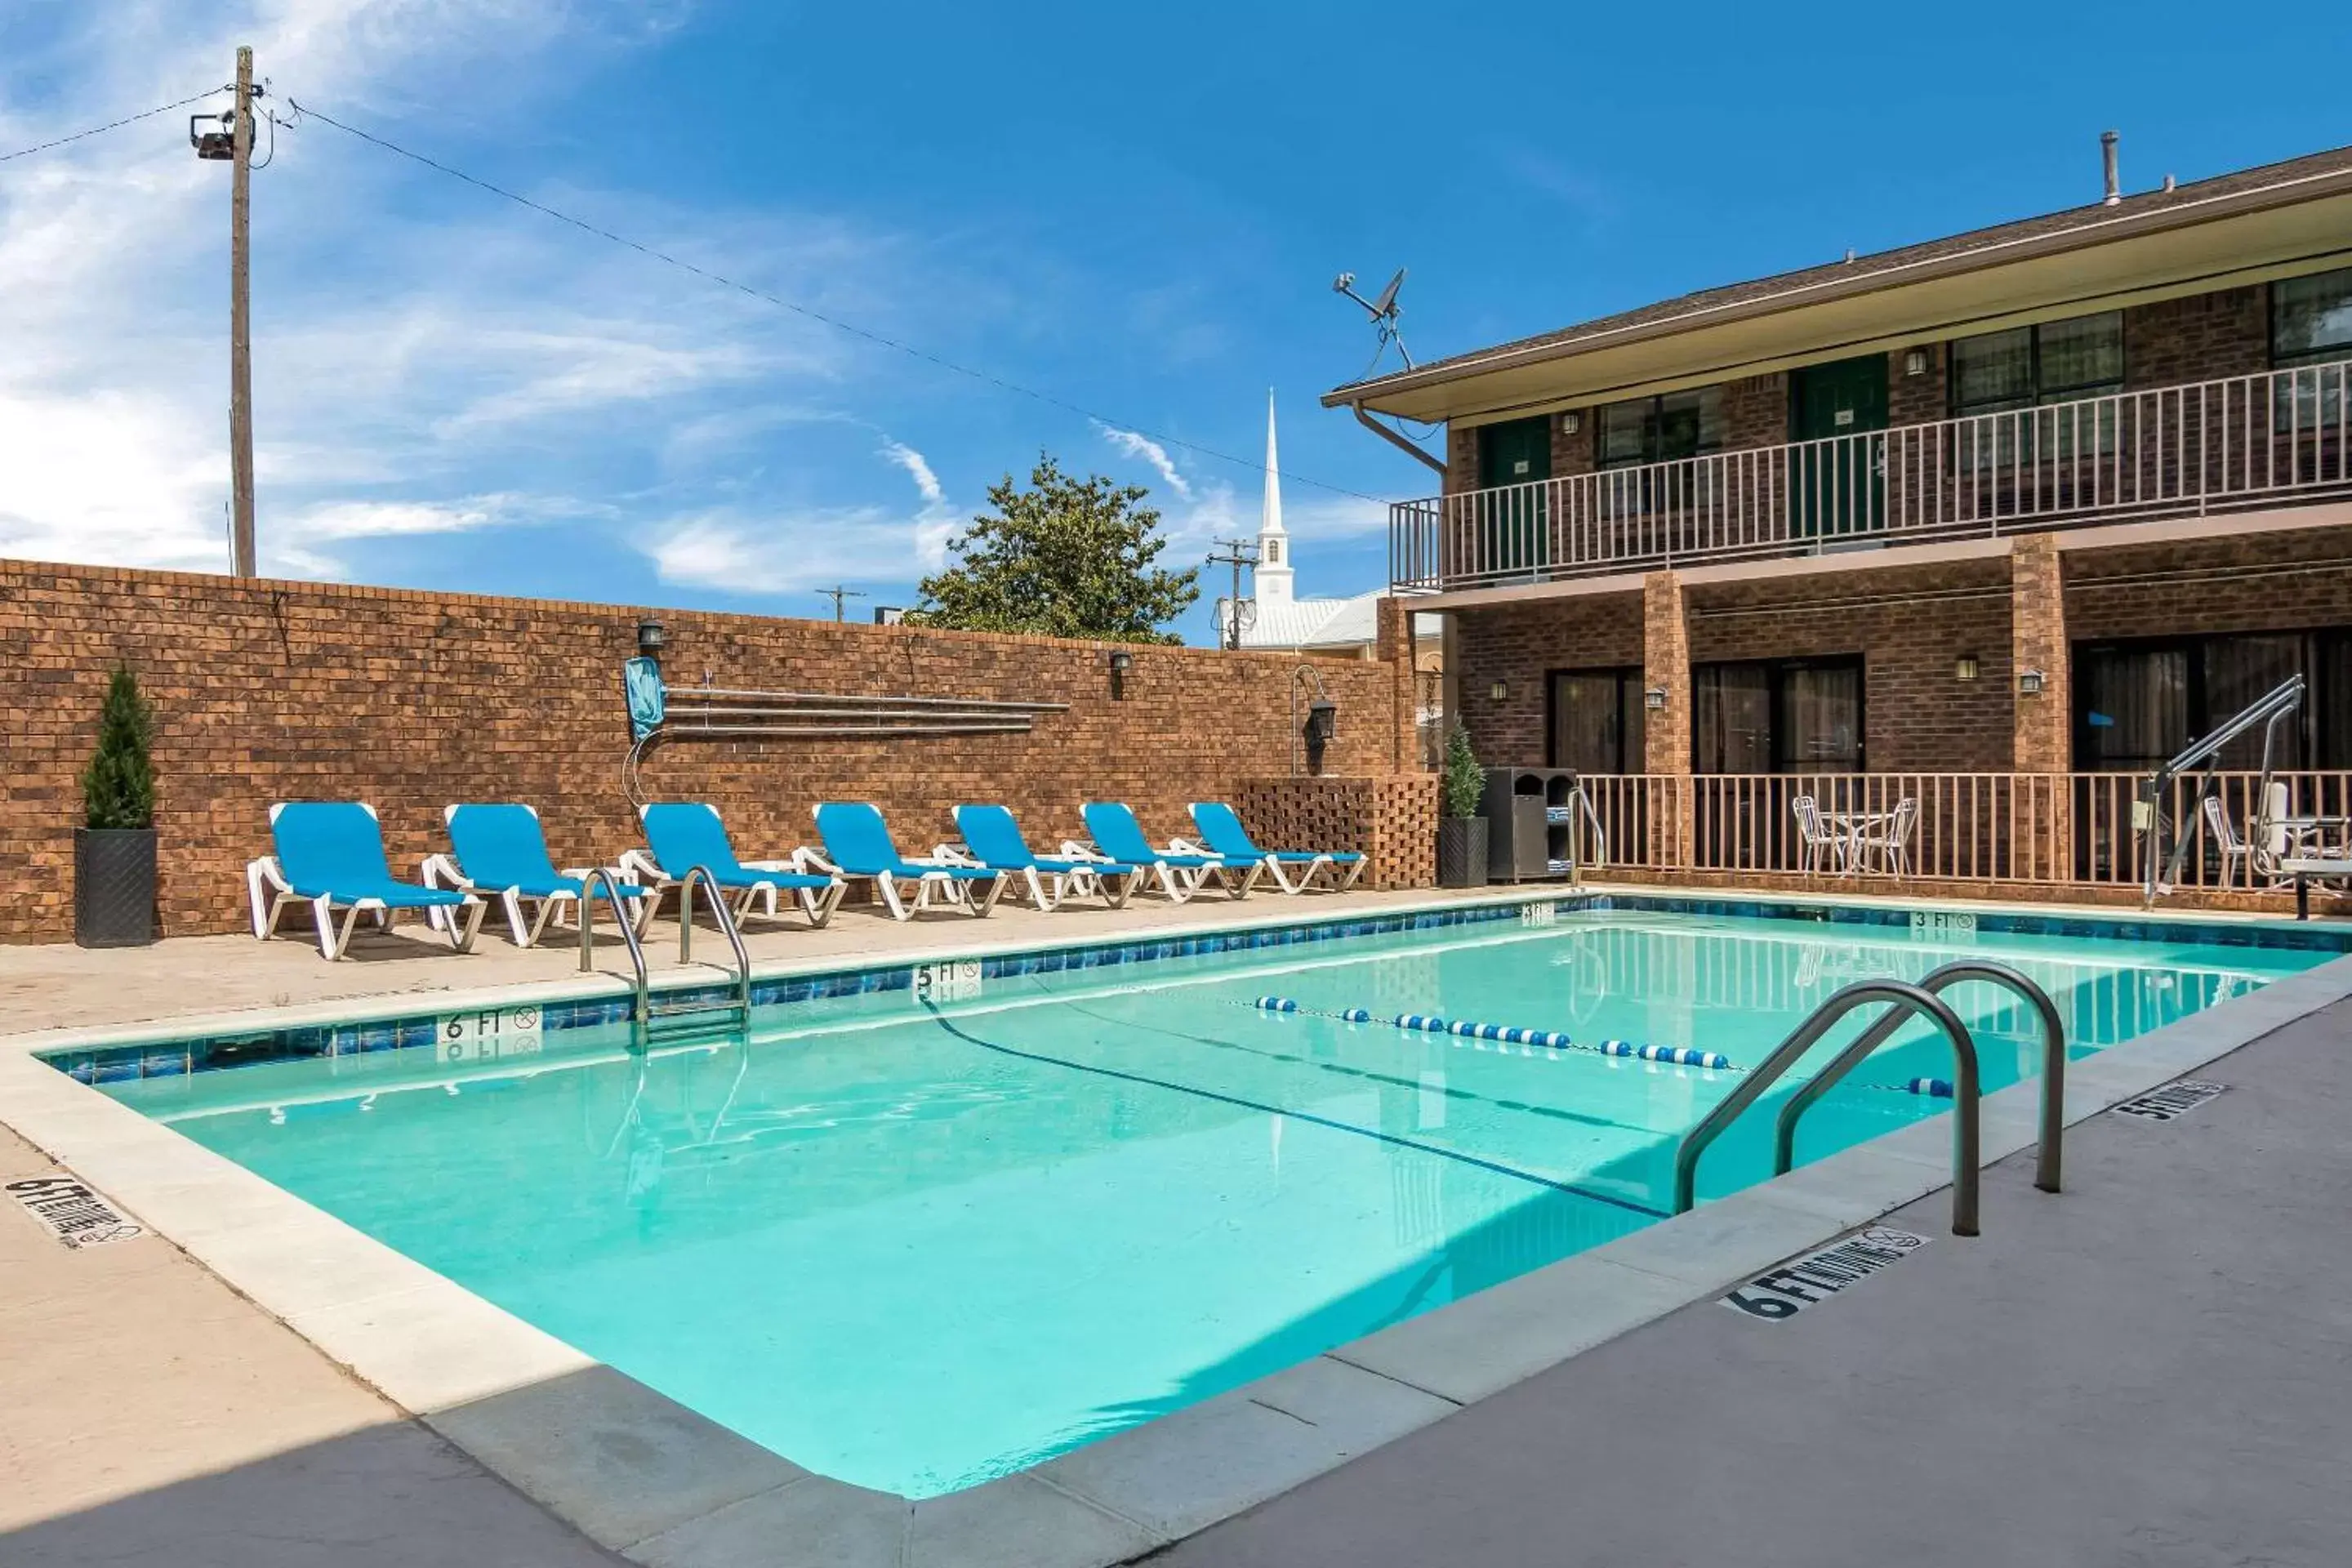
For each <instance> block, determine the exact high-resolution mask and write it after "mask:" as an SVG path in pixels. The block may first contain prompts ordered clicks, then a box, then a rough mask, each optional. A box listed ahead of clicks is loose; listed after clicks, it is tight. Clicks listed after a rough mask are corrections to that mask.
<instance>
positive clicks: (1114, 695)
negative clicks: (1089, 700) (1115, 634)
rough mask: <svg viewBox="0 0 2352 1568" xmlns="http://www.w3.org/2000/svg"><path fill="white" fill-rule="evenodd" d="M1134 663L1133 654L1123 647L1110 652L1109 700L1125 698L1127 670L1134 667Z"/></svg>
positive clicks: (1116, 700)
mask: <svg viewBox="0 0 2352 1568" xmlns="http://www.w3.org/2000/svg"><path fill="white" fill-rule="evenodd" d="M1134 665H1135V656H1134V655H1133V654H1131V653H1129V652H1128V651H1127V650H1126V649H1125V648H1119V649H1116V650H1114V651H1113V652H1112V654H1111V656H1110V700H1112V701H1113V702H1124V701H1126V700H1127V672H1128V671H1129V669H1131V668H1134Z"/></svg>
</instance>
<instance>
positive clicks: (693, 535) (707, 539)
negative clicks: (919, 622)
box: [643, 506, 939, 594]
mask: <svg viewBox="0 0 2352 1568" xmlns="http://www.w3.org/2000/svg"><path fill="white" fill-rule="evenodd" d="M920 534H921V525H919V524H917V523H914V522H910V521H908V519H907V518H905V517H903V516H900V515H898V514H896V513H893V512H891V511H890V510H888V509H887V508H884V507H875V506H851V507H822V508H817V509H814V510H807V511H792V510H777V511H773V512H761V511H758V510H751V509H748V508H721V509H716V510H710V511H706V512H700V513H697V514H694V515H690V516H686V517H679V518H673V519H671V520H670V521H667V522H666V523H663V524H661V525H659V526H657V527H656V528H655V529H653V530H652V531H650V532H649V534H648V535H647V536H646V540H645V542H644V544H643V548H644V550H645V552H646V555H647V556H648V557H650V558H651V559H652V561H653V563H654V569H655V571H656V574H658V575H659V576H660V578H661V580H662V581H663V582H665V583H667V584H674V585H676V586H678V587H687V588H705V589H712V590H716V591H718V592H719V593H726V594H793V593H809V592H812V591H814V590H815V589H817V588H821V587H830V586H832V585H833V584H836V583H845V584H850V585H852V586H856V584H861V583H903V582H905V581H906V580H907V577H908V570H907V568H908V564H909V563H910V562H912V563H915V564H918V565H919V566H921V567H922V568H923V569H924V570H926V571H929V570H933V569H935V568H936V567H937V566H938V564H939V560H938V558H937V555H936V554H933V555H932V556H931V557H930V558H929V559H921V558H920V556H921V552H922V551H923V550H924V549H925V548H926V547H925V546H924V545H923V544H922V542H921V539H920Z"/></svg>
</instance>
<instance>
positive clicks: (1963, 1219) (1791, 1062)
mask: <svg viewBox="0 0 2352 1568" xmlns="http://www.w3.org/2000/svg"><path fill="white" fill-rule="evenodd" d="M1965 980H1978V981H1983V982H1985V983H1986V984H1992V985H1999V986H2002V987H2005V988H2006V989H2008V990H2010V991H2013V992H2015V993H2016V994H2018V996H2020V997H2021V998H2022V999H2023V1000H2024V1001H2025V1003H2026V1004H2027V1005H2029V1006H2031V1007H2032V1009H2033V1010H2034V1011H2035V1012H2036V1013H2037V1014H2039V1015H2040V1016H2041V1019H2042V1144H2041V1148H2040V1150H2039V1152H2037V1154H2036V1156H2035V1163H2034V1171H2033V1184H2034V1185H2035V1186H2037V1187H2039V1188H2041V1189H2042V1191H2043V1192H2045V1193H2054V1192H2056V1191H2058V1188H2059V1178H2060V1165H2061V1163H2062V1160H2063V1149H2062V1147H2061V1142H2062V1140H2063V1137H2064V1133H2065V1120H2066V1114H2065V1112H2066V1026H2065V1022H2064V1020H2063V1019H2062V1018H2060V1017H2059V1016H2058V1007H2057V1005H2056V1004H2055V1003H2053V1002H2052V1001H2051V1000H2050V994H2049V993H2048V992H2046V991H2044V990H2042V987H2041V986H2039V985H2036V984H2034V983H2033V982H2032V981H2031V980H2028V979H2027V978H2026V977H2025V976H2024V975H2022V974H2020V973H2018V972H2017V971H2016V970H2014V969H2011V968H2009V967H2008V966H2006V965H2005V964H1999V963H1978V962H1975V961H1973V960H1965V959H1964V960H1962V961H1961V962H1959V963H1947V964H1945V965H1944V966H1943V967H1942V968H1940V969H1937V970H1936V971H1934V972H1933V973H1929V974H1927V976H1925V977H1924V978H1922V979H1921V980H1920V981H1919V983H1918V984H1916V985H1915V984H1910V983H1909V982H1906V981H1901V980H1864V981H1859V982H1856V983H1855V984H1852V985H1849V986H1847V987H1845V988H1844V989H1843V990H1842V991H1839V992H1837V993H1836V994H1833V995H1832V996H1831V997H1829V998H1828V999H1827V1000H1826V1001H1824V1002H1823V1003H1822V1005H1820V1006H1818V1007H1816V1008H1814V1009H1813V1011H1812V1013H1811V1015H1810V1016H1807V1017H1806V1019H1805V1021H1804V1022H1803V1023H1801V1024H1800V1025H1798V1026H1797V1027H1796V1028H1795V1030H1794V1031H1792V1032H1791V1033H1790V1036H1789V1037H1788V1038H1787V1039H1785V1040H1783V1041H1781V1042H1780V1045H1779V1047H1776V1048H1775V1049H1774V1050H1773V1052H1772V1054H1771V1055H1770V1056H1769V1057H1767V1058H1764V1061H1763V1063H1762V1065H1761V1066H1759V1067H1758V1068H1757V1069H1756V1070H1755V1071H1754V1072H1751V1073H1749V1074H1748V1075H1747V1076H1746V1077H1745V1078H1743V1079H1740V1080H1739V1082H1738V1085H1737V1086H1736V1087H1735V1088H1734V1089H1732V1091H1731V1093H1730V1094H1728V1095H1727V1096H1726V1097H1725V1098H1724V1100H1723V1102H1722V1103H1721V1104H1720V1105H1717V1107H1716V1108H1715V1109H1714V1110H1711V1111H1709V1112H1707V1114H1706V1119H1705V1120H1703V1121H1700V1122H1699V1124H1698V1125H1697V1126H1696V1127H1694V1128H1692V1129H1691V1130H1690V1131H1689V1132H1688V1133H1686V1134H1685V1136H1684V1138H1683V1141H1682V1144H1681V1146H1680V1147H1678V1148H1677V1149H1676V1150H1675V1203H1674V1212H1675V1213H1676V1214H1685V1213H1687V1212H1689V1210H1690V1207H1691V1205H1692V1204H1693V1203H1695V1202H1696V1194H1697V1186H1698V1160H1699V1156H1700V1155H1701V1154H1704V1153H1706V1150H1707V1145H1709V1144H1710V1143H1713V1142H1715V1141H1716V1139H1717V1137H1719V1136H1721V1134H1722V1133H1723V1131H1724V1129H1726V1128H1727V1127H1729V1126H1730V1125H1731V1124H1732V1123H1733V1122H1734V1121H1738V1119H1739V1116H1740V1113H1741V1112H1742V1111H1745V1110H1747V1109H1748V1107H1749V1106H1751V1105H1753V1104H1755V1103H1756V1101H1757V1100H1759V1099H1761V1098H1763V1095H1764V1091H1765V1090H1766V1089H1769V1088H1771V1087H1772V1085H1773V1083H1774V1081H1775V1080H1777V1079H1779V1078H1780V1076H1781V1075H1782V1074H1783V1073H1785V1072H1787V1071H1788V1070H1789V1068H1791V1067H1793V1066H1795V1065H1796V1063H1797V1061H1798V1059H1799V1058H1801V1057H1803V1056H1804V1054H1805V1053H1806V1052H1807V1051H1809V1050H1811V1048H1812V1047H1814V1046H1815V1045H1817V1044H1818V1043H1820V1041H1821V1038H1822V1036H1823V1035H1826V1034H1827V1033H1829V1031H1830V1026H1832V1025H1833V1024H1835V1023H1836V1022H1837V1021H1838V1020H1839V1019H1841V1018H1843V1017H1844V1016H1846V1015H1847V1014H1848V1013H1851V1012H1853V1010H1854V1009H1855V1008H1857V1007H1865V1006H1868V1005H1871V1004H1872V1003H1874V1002H1877V1003H1885V1004H1887V1009H1886V1011H1885V1014H1883V1015H1882V1016H1880V1017H1879V1018H1878V1019H1877V1021H1876V1022H1874V1023H1873V1024H1872V1025H1871V1026H1869V1027H1868V1028H1866V1029H1864V1031H1863V1032H1862V1033H1861V1034H1859V1035H1857V1036H1855V1037H1854V1039H1853V1044H1851V1045H1849V1046H1847V1047H1845V1049H1843V1051H1840V1052H1839V1053H1838V1055H1837V1058H1836V1059H1835V1060H1834V1061H1832V1062H1831V1063H1830V1065H1829V1066H1828V1067H1826V1068H1822V1070H1821V1071H1820V1072H1818V1073H1816V1074H1814V1075H1813V1077H1812V1078H1811V1079H1808V1080H1807V1081H1806V1082H1805V1083H1804V1084H1803V1085H1802V1086H1801V1088H1799V1089H1798V1090H1797V1092H1796V1093H1794V1094H1792V1095H1790V1097H1789V1102H1788V1103H1787V1104H1786V1105H1783V1106H1782V1107H1781V1108H1780V1118H1779V1120H1778V1121H1777V1122H1776V1123H1775V1124H1774V1127H1773V1134H1772V1173H1773V1174H1774V1175H1776V1176H1785V1175H1787V1174H1788V1173H1789V1171H1790V1167H1791V1166H1792V1165H1794V1164H1795V1163H1796V1148H1797V1122H1798V1121H1799V1120H1800V1119H1801V1118H1802V1117H1803V1115H1804V1114H1805V1112H1806V1111H1807V1110H1810V1109H1811V1107H1812V1106H1813V1105H1814V1104H1815V1103H1816V1102H1817V1101H1819V1100H1821V1098H1822V1096H1823V1095H1825V1094H1827V1093H1829V1091H1830V1090H1831V1089H1834V1088H1836V1087H1837V1085H1838V1082H1839V1080H1840V1079H1843V1078H1844V1077H1845V1076H1846V1074H1848V1073H1850V1072H1852V1071H1853V1069H1854V1068H1857V1067H1859V1066H1860V1065H1861V1064H1862V1063H1863V1061H1864V1059H1865V1058H1868V1057H1869V1056H1870V1054H1871V1053H1872V1052H1873V1051H1874V1050H1876V1049H1877V1048H1878V1047H1880V1046H1882V1045H1885V1043H1886V1041H1887V1040H1888V1039H1889V1038H1890V1037H1892V1036H1893V1035H1894V1033H1895V1030H1897V1029H1899V1028H1901V1027H1902V1026H1904V1025H1905V1024H1906V1023H1907V1022H1909V1021H1910V1020H1911V1019H1913V1018H1915V1017H1917V1018H1925V1019H1927V1021H1928V1022H1929V1023H1931V1024H1933V1025H1935V1026H1937V1028H1939V1029H1941V1030H1942V1031H1943V1033H1944V1037H1945V1038H1946V1039H1947V1040H1948V1041H1950V1042H1951V1047H1952V1234H1953V1235H1954V1236H1974V1235H1976V1234H1977V1181H1978V1174H1979V1172H1978V1163H1979V1162H1978V1153H1979V1138H1978V1119H1979V1103H1978V1102H1979V1100H1980V1099H1981V1095H1982V1091H1981V1089H1980V1088H1979V1083H1978V1079H1977V1047H1976V1040H1975V1037H1973V1036H1971V1035H1970V1034H1969V1027H1968V1026H1967V1025H1966V1024H1964V1023H1962V1022H1961V1021H1960V1016H1959V1015H1958V1014H1957V1013H1955V1012H1953V1011H1952V1008H1951V1005H1950V1004H1949V1003H1948V1002H1946V1001H1945V1000H1944V998H1943V995H1942V993H1943V992H1944V991H1945V990H1947V989H1948V988H1949V987H1951V986H1953V985H1957V984H1959V983H1960V982H1962V981H1965Z"/></svg>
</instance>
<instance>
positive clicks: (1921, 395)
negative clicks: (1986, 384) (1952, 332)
mask: <svg viewBox="0 0 2352 1568" xmlns="http://www.w3.org/2000/svg"><path fill="white" fill-rule="evenodd" d="M1914 347H1916V348H1918V349H1921V350H1924V351H1925V352H1926V353H1927V370H1926V371H1925V372H1924V373H1923V374H1918V375H1906V374H1903V361H1904V358H1905V356H1906V355H1907V354H1908V353H1910V352H1911V350H1912V348H1914ZM1950 358H1951V355H1950V353H1949V351H1948V350H1947V349H1946V348H1945V346H1944V345H1943V344H1942V343H1917V344H1909V345H1906V346H1905V347H1903V348H1899V349H1896V350H1895V351H1894V352H1893V353H1890V354H1888V355H1887V356H1886V422H1887V423H1888V424H1889V425H1893V426H1904V425H1927V424H1932V423H1934V422H1935V421H1936V420H1938V419H1941V418H1943V417H1945V416H1947V415H1948V414H1949V413H1950V412H1951V403H1950V397H1949V394H1948V392H1947V391H1946V384H1945V380H1944V377H1945V375H1946V374H1947V372H1946V368H1945V367H1946V364H1947V363H1948V361H1949V359H1950Z"/></svg>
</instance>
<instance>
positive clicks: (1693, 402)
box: [1593, 386, 1723, 468]
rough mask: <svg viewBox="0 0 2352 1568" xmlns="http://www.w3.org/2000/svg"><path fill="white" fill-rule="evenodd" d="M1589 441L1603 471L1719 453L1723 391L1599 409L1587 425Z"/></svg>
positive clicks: (1703, 388)
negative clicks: (1597, 415) (1593, 419)
mask: <svg viewBox="0 0 2352 1568" xmlns="http://www.w3.org/2000/svg"><path fill="white" fill-rule="evenodd" d="M1593 439H1594V442H1595V443H1596V450H1595V454H1594V455H1595V457H1596V458H1598V459H1599V462H1600V465H1601V467H1602V468H1631V467H1633V465H1635V464H1637V463H1670V462H1673V461H1675V460H1676V459H1677V458H1696V457H1697V456H1699V455H1700V454H1701V453H1704V452H1717V451H1721V450H1722V449H1723V388H1721V387H1719V386H1700V387H1694V388H1692V389H1690V390H1689V391H1686V392H1669V393H1667V394H1665V395H1664V396H1660V397H1636V398H1634V399H1633V400H1632V401H1631V402H1628V403H1611V404H1607V405H1603V406H1602V408H1601V416H1600V417H1599V418H1598V419H1597V420H1595V421H1594V423H1593Z"/></svg>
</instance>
